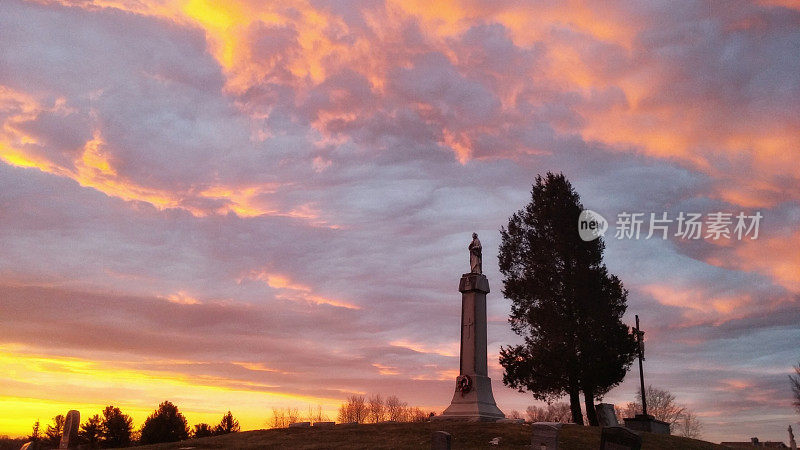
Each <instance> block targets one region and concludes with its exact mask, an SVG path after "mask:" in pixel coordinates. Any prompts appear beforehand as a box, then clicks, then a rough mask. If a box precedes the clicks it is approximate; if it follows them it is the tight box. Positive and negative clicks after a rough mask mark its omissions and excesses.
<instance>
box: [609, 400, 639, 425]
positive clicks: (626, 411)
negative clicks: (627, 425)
mask: <svg viewBox="0 0 800 450" xmlns="http://www.w3.org/2000/svg"><path fill="white" fill-rule="evenodd" d="M614 413H615V414H616V415H617V422H619V423H623V422H624V419H625V418H626V417H634V416H636V415H637V414H641V413H642V405H641V404H640V403H638V402H630V403H626V404H625V405H623V406H614Z"/></svg>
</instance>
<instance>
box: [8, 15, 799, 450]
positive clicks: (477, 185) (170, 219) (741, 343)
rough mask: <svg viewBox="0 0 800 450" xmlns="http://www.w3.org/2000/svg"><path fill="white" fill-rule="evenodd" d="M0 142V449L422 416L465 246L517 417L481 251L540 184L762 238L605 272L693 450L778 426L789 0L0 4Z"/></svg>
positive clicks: (788, 181) (618, 242) (443, 346)
mask: <svg viewBox="0 0 800 450" xmlns="http://www.w3.org/2000/svg"><path fill="white" fill-rule="evenodd" d="M0 123H1V124H2V126H0V434H8V435H12V436H14V435H22V434H28V433H30V429H31V425H32V424H33V422H34V421H35V420H36V419H41V420H42V422H43V423H44V422H49V421H50V419H51V418H52V417H53V416H54V415H56V414H65V413H66V412H67V411H68V410H70V409H78V410H80V412H81V414H82V417H83V418H86V417H87V416H89V415H92V414H96V413H99V412H100V410H101V408H102V407H103V406H105V405H109V404H114V405H116V406H119V407H120V408H121V409H122V410H123V412H125V413H128V414H131V415H132V416H133V417H134V421H135V423H134V425H135V426H136V427H137V428H138V427H139V426H141V424H142V422H143V420H144V418H145V417H146V416H147V414H149V412H151V411H152V410H153V409H154V408H155V407H156V406H157V404H158V403H159V402H161V401H163V400H170V401H172V402H173V403H175V404H177V405H178V406H179V408H180V409H181V410H182V411H183V412H184V413H185V414H186V415H187V417H188V419H189V422H190V424H195V423H198V422H200V421H211V422H217V421H218V420H219V419H220V417H221V416H222V414H223V413H225V412H226V411H227V410H229V409H230V410H231V411H232V412H233V414H234V415H235V416H236V417H237V418H239V419H240V421H241V422H242V426H243V428H246V429H253V428H263V427H265V426H266V420H267V419H268V418H269V417H270V415H271V411H272V410H271V408H272V407H298V408H299V409H300V410H301V411H302V410H306V409H307V408H308V405H317V404H320V405H322V406H323V408H324V409H325V410H326V412H328V414H329V415H331V416H334V415H335V410H336V408H337V406H338V405H339V403H340V402H341V401H342V400H343V399H344V398H345V397H346V396H347V395H349V394H351V393H365V394H371V393H382V394H384V395H390V394H396V395H398V396H399V397H400V398H401V399H403V400H405V401H407V402H408V403H409V404H412V405H420V406H423V407H425V408H426V409H430V410H435V411H437V412H440V411H441V410H442V409H443V408H444V407H446V406H447V405H448V404H449V401H450V399H451V397H452V391H453V387H454V379H455V376H456V375H457V374H458V373H457V371H458V345H459V344H458V338H459V315H460V294H459V293H458V290H457V287H458V280H459V277H460V275H461V274H462V273H464V272H466V271H468V270H469V262H468V254H467V250H466V247H467V244H468V243H469V241H470V239H471V233H472V232H473V231H476V232H478V233H479V235H480V238H481V241H482V242H483V248H484V263H483V267H484V272H485V273H486V275H487V277H488V278H489V282H490V286H491V289H492V292H491V294H489V297H488V303H489V306H488V309H489V328H488V333H489V367H490V369H489V372H490V376H491V377H492V379H493V386H494V393H495V397H496V399H497V403H498V406H499V407H500V409H502V410H503V411H504V412H506V413H507V414H508V413H509V412H511V410H520V411H524V409H525V408H526V407H527V406H528V405H532V404H539V403H538V402H534V401H533V399H532V397H531V396H530V395H529V394H520V393H517V392H516V391H514V390H512V389H509V388H506V387H504V386H503V385H502V369H501V367H500V366H499V364H498V362H497V355H498V351H499V348H500V346H501V345H507V344H515V343H518V342H520V338H519V337H517V336H516V335H514V334H513V333H512V331H511V329H510V327H509V326H508V324H507V322H506V319H507V317H508V313H509V311H510V302H509V301H508V300H506V299H504V298H503V297H502V294H501V292H500V291H501V287H502V283H501V276H500V273H499V271H498V268H497V249H498V245H499V239H500V235H499V229H500V227H501V226H503V225H504V224H506V223H507V221H508V218H509V216H510V215H511V214H513V213H514V212H515V211H516V210H518V209H520V208H522V207H523V206H524V205H525V204H526V203H527V202H528V201H529V196H530V194H529V193H530V187H531V183H532V182H533V180H534V177H535V176H536V174H540V173H542V174H543V173H545V172H547V171H556V172H559V171H560V172H563V173H564V174H565V175H566V176H567V178H568V179H570V180H571V181H572V183H573V185H574V186H575V188H576V189H577V190H578V192H579V194H580V195H581V197H582V201H583V203H584V205H585V206H586V207H587V208H591V209H592V210H594V211H598V212H599V213H601V214H602V215H604V216H605V217H606V218H607V219H609V221H611V222H612V227H613V222H614V221H615V219H616V217H617V215H618V214H620V213H621V212H642V213H646V214H647V215H648V216H649V213H651V212H652V213H657V214H659V215H660V214H661V213H662V212H667V213H668V214H669V215H670V217H672V216H675V215H677V214H678V213H679V212H687V213H689V212H697V213H703V214H706V213H709V212H717V211H720V212H730V213H733V214H734V215H735V214H738V213H739V212H745V213H746V214H755V213H756V212H759V213H760V214H761V215H762V216H763V219H762V221H761V224H760V230H759V236H758V239H755V240H753V239H749V238H748V239H742V240H738V239H720V240H712V239H705V240H703V239H699V240H681V239H678V238H675V237H670V238H669V239H667V240H661V239H649V240H648V239H643V238H642V239H639V240H633V239H615V236H614V234H613V232H609V233H607V234H606V247H607V250H606V263H607V265H608V267H609V269H610V270H611V271H612V272H613V273H615V274H617V275H618V276H619V277H620V278H621V279H622V281H623V282H624V283H625V286H626V287H627V288H628V289H629V291H630V294H629V297H628V313H627V314H626V316H625V320H626V321H627V322H628V323H630V324H632V323H633V315H634V314H638V315H639V316H640V317H641V320H642V326H643V328H644V329H645V331H646V332H647V335H646V337H647V361H646V363H645V374H646V377H647V382H648V383H651V384H653V385H654V386H657V387H660V388H664V389H667V390H669V391H671V392H673V393H674V394H675V395H676V397H677V398H678V401H679V402H681V403H684V404H686V405H687V406H688V407H689V409H691V410H692V411H694V412H696V413H697V414H698V416H699V417H700V419H701V420H702V422H703V424H704V430H703V437H704V438H705V439H707V440H711V441H716V442H719V441H721V440H749V438H750V437H751V436H758V437H759V438H760V439H761V440H767V439H768V440H782V441H785V442H788V436H787V434H786V428H787V426H788V425H789V424H796V423H797V422H798V419H800V416H798V415H797V413H795V412H794V411H793V409H792V405H791V390H790V385H789V382H788V378H787V375H788V374H790V373H791V371H792V365H793V364H797V363H798V360H800V349H798V342H800V251H799V250H800V227H798V222H799V221H800V176H799V175H798V167H800V3H798V2H796V1H794V0H782V1H781V0H762V1H754V2H746V1H738V0H731V1H728V2H715V1H691V0H680V1H674V0H646V1H645V0H642V1H624V2H623V1H596V2H589V1H566V2H552V1H529V2H520V1H509V0H494V1H485V2H481V1H475V0H464V1H454V0H437V1H419V0H386V1H361V0H348V1H328V0H308V1H292V0H286V1H275V2H262V1H256V0H225V1H222V0H220V1H212V0H61V1H55V0H54V1H50V0H41V1H29V2H25V1H19V0H3V1H2V2H0ZM637 386H638V374H637V373H636V372H634V371H631V372H630V373H629V374H628V376H627V378H626V380H625V382H624V383H623V384H622V385H621V386H619V387H618V388H616V389H614V390H612V391H611V393H610V394H609V395H608V396H607V397H606V398H605V401H607V402H611V403H618V404H620V403H625V402H628V401H631V400H633V397H634V394H635V391H636V388H637ZM795 428H796V426H795Z"/></svg>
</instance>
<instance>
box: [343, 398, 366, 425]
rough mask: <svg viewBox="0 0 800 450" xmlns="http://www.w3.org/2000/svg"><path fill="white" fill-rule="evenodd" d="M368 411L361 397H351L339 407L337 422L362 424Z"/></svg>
mask: <svg viewBox="0 0 800 450" xmlns="http://www.w3.org/2000/svg"><path fill="white" fill-rule="evenodd" d="M368 412H369V409H368V407H367V404H366V400H365V399H364V396H363V395H351V396H349V397H347V401H346V402H345V403H343V404H342V405H341V406H339V422H345V423H346V422H357V423H364V422H366V420H367V414H368Z"/></svg>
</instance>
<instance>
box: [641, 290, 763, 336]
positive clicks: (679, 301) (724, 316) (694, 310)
mask: <svg viewBox="0 0 800 450" xmlns="http://www.w3.org/2000/svg"><path fill="white" fill-rule="evenodd" d="M640 289H641V290H642V291H643V292H645V293H647V294H649V295H651V296H652V297H653V298H655V299H656V301H658V302H659V303H661V304H662V305H667V306H675V307H678V308H681V309H683V316H684V318H686V319H687V320H689V323H687V324H684V326H689V325H692V324H699V323H705V322H709V321H710V322H712V323H713V324H714V325H715V326H719V325H721V324H723V323H725V322H727V321H730V320H734V319H739V318H743V317H746V316H747V315H748V313H749V310H750V308H751V306H753V305H754V302H753V299H752V298H751V296H750V295H749V294H733V295H720V294H717V293H714V292H712V291H710V290H707V289H701V288H681V287H677V286H671V285H664V284H647V285H643V286H641V287H640ZM759 306H762V305H759ZM763 306H766V305H763Z"/></svg>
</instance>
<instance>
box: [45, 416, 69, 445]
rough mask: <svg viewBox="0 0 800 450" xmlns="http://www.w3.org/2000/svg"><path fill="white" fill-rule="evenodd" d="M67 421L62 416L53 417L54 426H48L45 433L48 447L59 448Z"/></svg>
mask: <svg viewBox="0 0 800 450" xmlns="http://www.w3.org/2000/svg"><path fill="white" fill-rule="evenodd" d="M65 420H66V419H65V417H64V416H63V415H62V414H59V415H57V416H55V417H53V425H48V426H47V431H45V433H44V434H45V437H46V439H47V445H50V446H52V447H53V448H58V445H59V444H60V443H61V435H62V434H64V421H65Z"/></svg>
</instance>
